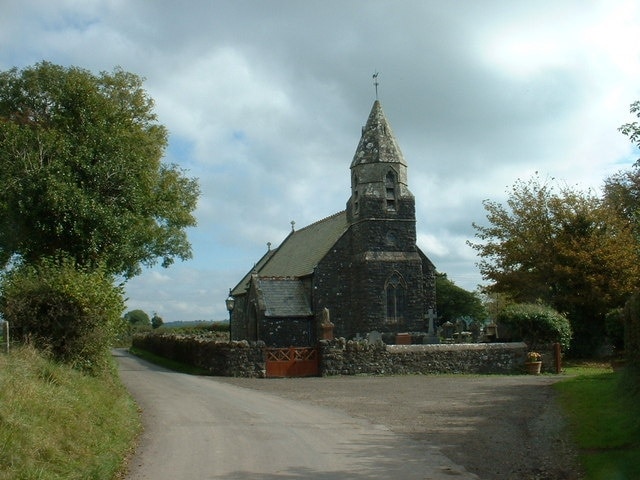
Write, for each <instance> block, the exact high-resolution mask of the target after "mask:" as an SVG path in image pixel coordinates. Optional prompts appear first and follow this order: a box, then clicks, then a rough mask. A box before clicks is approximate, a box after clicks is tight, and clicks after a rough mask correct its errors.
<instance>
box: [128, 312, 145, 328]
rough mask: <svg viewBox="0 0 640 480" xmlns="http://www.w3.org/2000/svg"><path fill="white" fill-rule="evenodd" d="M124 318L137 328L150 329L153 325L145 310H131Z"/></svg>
mask: <svg viewBox="0 0 640 480" xmlns="http://www.w3.org/2000/svg"><path fill="white" fill-rule="evenodd" d="M124 318H125V320H126V321H127V322H129V324H130V325H132V326H135V327H148V326H149V325H151V320H149V315H147V312H145V311H144V310H139V309H136V310H131V311H129V312H127V313H125V314H124Z"/></svg>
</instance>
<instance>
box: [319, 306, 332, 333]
mask: <svg viewBox="0 0 640 480" xmlns="http://www.w3.org/2000/svg"><path fill="white" fill-rule="evenodd" d="M333 327H335V325H334V324H333V323H331V315H330V313H329V309H328V308H326V307H325V308H324V310H322V323H321V324H320V329H321V332H320V339H321V340H333Z"/></svg>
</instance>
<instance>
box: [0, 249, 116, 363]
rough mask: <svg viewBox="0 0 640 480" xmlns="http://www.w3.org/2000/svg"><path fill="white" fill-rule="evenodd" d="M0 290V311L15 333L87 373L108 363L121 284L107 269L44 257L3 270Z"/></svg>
mask: <svg viewBox="0 0 640 480" xmlns="http://www.w3.org/2000/svg"><path fill="white" fill-rule="evenodd" d="M0 292H1V296H0V313H2V315H3V316H4V318H5V320H7V321H9V322H10V324H11V325H12V331H13V332H15V336H16V337H15V338H16V339H19V340H22V341H30V342H32V343H33V344H34V345H35V346H36V347H38V348H39V349H42V350H48V351H50V352H51V354H52V355H53V356H54V357H55V358H56V359H58V360H62V361H64V362H66V363H69V364H71V365H73V366H74V367H76V368H80V369H82V370H86V371H88V372H90V373H99V372H100V371H102V370H103V369H104V368H106V367H107V366H108V364H109V360H108V359H109V349H110V347H111V345H112V342H113V341H114V340H115V338H116V336H117V335H118V333H119V331H120V329H121V328H122V326H123V322H122V320H121V315H122V312H123V310H124V300H123V292H122V288H121V287H117V286H114V283H113V278H112V277H111V276H110V275H107V274H105V273H104V272H103V271H101V270H99V269H98V270H91V271H89V270H85V269H81V268H78V267H76V265H75V264H74V263H73V262H72V261H68V260H64V261H52V260H45V261H43V262H41V263H39V264H38V265H36V266H32V265H22V266H18V267H15V268H14V269H12V270H11V271H10V272H8V273H6V274H5V275H3V277H2V279H1V281H0Z"/></svg>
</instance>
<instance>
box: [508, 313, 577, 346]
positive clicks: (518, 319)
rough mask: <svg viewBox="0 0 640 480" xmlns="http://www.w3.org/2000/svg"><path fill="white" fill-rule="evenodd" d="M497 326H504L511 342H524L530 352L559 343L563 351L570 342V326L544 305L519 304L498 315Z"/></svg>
mask: <svg viewBox="0 0 640 480" xmlns="http://www.w3.org/2000/svg"><path fill="white" fill-rule="evenodd" d="M497 320H498V324H499V325H502V326H506V327H507V328H508V330H509V331H510V332H511V334H512V335H513V338H512V340H519V341H523V342H525V343H526V344H527V345H528V346H529V348H530V349H531V350H535V349H536V348H539V347H540V346H541V345H543V344H549V343H560V345H561V346H562V348H563V350H566V349H568V348H569V344H570V342H571V335H572V332H571V324H570V323H569V320H568V319H567V318H566V317H565V316H564V315H561V314H560V313H558V312H557V311H555V310H554V309H552V308H551V307H547V306H545V305H538V304H532V303H519V304H513V305H509V306H508V307H506V308H505V309H504V310H502V312H500V313H499V314H498V318H497Z"/></svg>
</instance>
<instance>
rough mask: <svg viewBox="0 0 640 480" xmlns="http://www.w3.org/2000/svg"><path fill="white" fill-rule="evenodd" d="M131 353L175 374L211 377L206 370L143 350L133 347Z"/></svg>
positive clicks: (130, 349)
mask: <svg viewBox="0 0 640 480" xmlns="http://www.w3.org/2000/svg"><path fill="white" fill-rule="evenodd" d="M129 352H130V353H131V354H133V355H135V356H136V357H140V358H141V359H143V360H146V361H147V362H149V363H153V364H154V365H158V366H160V367H163V368H166V369H168V370H173V371H174V372H178V373H187V374H189V375H209V372H208V371H207V370H205V369H204V368H199V367H194V366H193V365H188V364H186V363H181V362H177V361H175V360H171V359H169V358H165V357H161V356H159V355H156V354H154V353H151V352H148V351H146V350H143V349H141V348H136V347H131V348H129Z"/></svg>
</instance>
